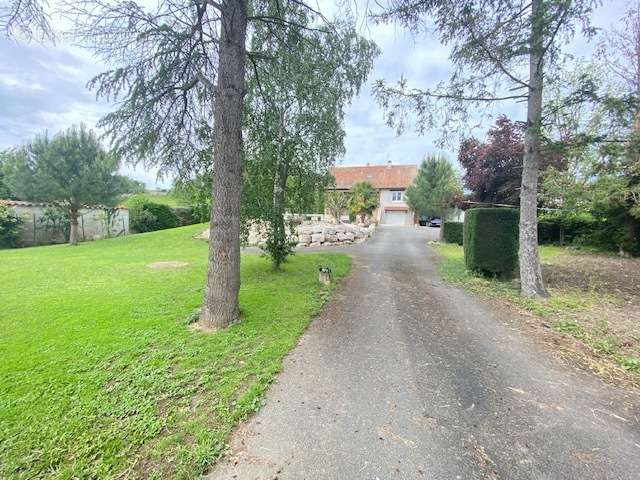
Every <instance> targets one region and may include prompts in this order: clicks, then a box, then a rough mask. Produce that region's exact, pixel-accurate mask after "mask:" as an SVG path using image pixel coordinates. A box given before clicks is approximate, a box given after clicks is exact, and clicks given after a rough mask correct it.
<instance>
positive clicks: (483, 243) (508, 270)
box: [463, 208, 519, 277]
mask: <svg viewBox="0 0 640 480" xmlns="http://www.w3.org/2000/svg"><path fill="white" fill-rule="evenodd" d="M518 221H519V212H518V210H515V209H511V208H508V209H507V208H474V209H472V210H468V211H467V212H466V214H465V219H464V229H463V231H464V242H463V243H464V261H465V264H466V266H467V268H468V269H469V270H473V271H476V272H479V273H482V274H489V275H496V276H500V277H511V276H512V275H513V273H514V271H515V269H516V267H517V265H518Z"/></svg>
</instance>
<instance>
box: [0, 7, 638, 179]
mask: <svg viewBox="0 0 640 480" xmlns="http://www.w3.org/2000/svg"><path fill="white" fill-rule="evenodd" d="M606 3H607V5H606V6H604V7H601V8H600V9H598V10H597V12H596V13H595V14H594V19H595V23H596V24H597V25H598V26H600V27H608V26H609V25H611V24H612V23H614V22H616V21H617V20H618V18H619V17H620V16H621V15H622V14H623V11H624V5H625V3H624V0H615V1H611V2H606ZM322 8H323V10H324V8H325V6H323V7H322ZM328 10H332V11H334V12H335V10H333V9H327V11H328ZM362 34H364V35H366V36H368V37H369V38H371V39H373V40H374V41H376V43H377V44H378V45H379V47H380V48H381V50H382V54H381V55H380V57H379V58H378V59H377V60H376V62H375V65H374V69H373V72H372V73H371V75H370V81H369V83H368V84H367V85H366V86H365V88H363V90H362V92H361V93H360V95H359V96H358V97H357V98H355V99H354V101H353V103H352V105H350V106H349V107H348V108H347V113H346V118H345V129H346V133H347V135H346V145H345V146H346V155H345V157H344V158H343V159H341V160H340V163H341V164H343V165H358V164H365V163H367V162H370V163H384V162H386V161H388V160H391V161H392V162H393V163H419V162H420V160H421V159H422V158H423V157H424V155H425V154H427V153H435V152H438V151H439V150H438V148H437V146H436V139H437V136H438V134H437V133H436V132H427V134H426V135H424V136H419V135H417V134H416V133H415V132H412V131H407V132H406V133H404V134H403V135H402V136H397V135H396V133H395V131H394V130H393V129H391V128H390V127H388V126H387V125H386V124H385V122H384V118H383V112H382V111H381V109H380V108H379V106H378V105H377V104H376V102H375V100H374V99H373V97H372V96H371V85H372V82H373V81H375V80H376V79H385V80H387V81H388V82H391V83H392V82H395V81H397V80H398V79H399V78H400V77H401V76H404V77H406V78H407V79H408V81H409V83H410V85H412V86H415V87H421V88H428V87H430V86H433V85H435V84H436V83H437V82H439V81H442V80H446V78H447V77H448V76H449V74H450V64H449V61H448V55H449V49H448V48H447V47H446V46H443V45H441V44H440V42H439V41H438V39H437V37H436V36H435V35H432V34H425V35H421V36H418V37H414V36H412V35H410V34H409V33H408V32H407V31H406V30H404V29H402V28H401V27H398V26H395V25H376V24H372V23H368V24H366V25H365V27H364V28H362ZM569 48H570V49H571V50H572V51H573V52H574V53H577V54H587V53H589V52H590V50H591V49H592V48H593V45H592V44H590V43H587V42H586V41H585V40H583V39H581V38H578V39H576V40H574V41H573V42H572V43H571V44H570V47H569ZM105 68H106V67H105V66H104V65H101V64H99V63H98V62H97V61H96V60H94V59H93V58H92V57H91V56H90V55H89V54H88V53H87V52H86V51H84V50H80V49H77V48H74V47H71V46H69V45H65V44H58V45H57V46H51V45H46V46H43V45H35V44H19V43H15V42H12V41H9V40H5V39H0V148H6V147H10V146H13V145H16V144H20V143H23V142H25V141H27V140H29V139H30V138H32V137H33V136H34V135H36V134H38V133H41V132H43V131H44V130H48V131H49V132H50V133H55V132H57V131H59V130H62V129H64V128H67V127H68V126H70V125H72V124H77V123H80V122H84V123H86V124H87V125H88V126H90V127H94V126H95V123H96V121H97V120H98V119H99V118H100V117H101V116H102V115H104V114H105V113H106V112H108V111H109V109H110V105H109V104H107V103H106V102H105V101H97V100H96V99H95V96H94V94H93V93H91V92H89V91H88V90H87V89H86V83H87V81H88V80H89V79H90V78H92V77H93V76H94V75H95V74H97V73H99V72H101V71H103V70H104V69H105ZM523 112H524V110H523V106H522V105H519V104H513V103H512V104H504V105H500V106H498V107H497V108H496V109H495V110H494V113H495V114H497V113H506V114H508V115H510V116H511V117H512V118H520V119H523V116H524V115H523ZM489 124H490V122H488V121H482V122H480V124H479V125H480V126H479V128H478V129H477V132H478V133H477V134H478V135H480V136H482V135H484V132H485V131H486V130H487V128H488V127H489ZM445 153H447V155H448V156H449V158H451V159H455V158H456V153H457V152H456V149H455V146H451V147H448V148H447V151H446V152H445ZM123 172H125V173H127V174H128V175H131V176H132V177H133V178H136V179H138V180H141V181H144V182H145V183H147V184H148V185H149V186H161V187H167V186H168V185H169V184H170V179H165V180H160V181H157V180H156V172H155V171H153V170H151V171H148V170H143V169H142V168H136V167H125V168H123Z"/></svg>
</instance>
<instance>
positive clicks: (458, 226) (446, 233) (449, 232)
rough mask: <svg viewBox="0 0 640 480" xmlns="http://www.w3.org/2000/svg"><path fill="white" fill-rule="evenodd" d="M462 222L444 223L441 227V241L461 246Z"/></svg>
mask: <svg viewBox="0 0 640 480" xmlns="http://www.w3.org/2000/svg"><path fill="white" fill-rule="evenodd" d="M463 225H464V224H463V223H462V222H444V224H443V225H442V228H443V230H442V239H443V240H444V241H445V242H447V243H457V244H458V245H462V239H463V236H462V230H463Z"/></svg>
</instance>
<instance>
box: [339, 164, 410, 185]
mask: <svg viewBox="0 0 640 480" xmlns="http://www.w3.org/2000/svg"><path fill="white" fill-rule="evenodd" d="M417 174H418V166H417V165H371V166H366V167H333V168H332V169H331V175H333V178H335V180H336V185H335V188H336V189H338V190H348V189H350V188H351V187H352V186H353V185H354V184H356V183H358V182H369V183H371V184H372V185H373V186H374V187H376V188H407V187H408V186H409V185H411V184H412V183H413V179H414V178H416V175H417Z"/></svg>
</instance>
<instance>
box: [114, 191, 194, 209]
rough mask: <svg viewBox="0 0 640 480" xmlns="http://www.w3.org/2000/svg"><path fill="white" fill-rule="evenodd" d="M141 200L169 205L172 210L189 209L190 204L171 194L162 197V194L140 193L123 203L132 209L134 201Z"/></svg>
mask: <svg viewBox="0 0 640 480" xmlns="http://www.w3.org/2000/svg"><path fill="white" fill-rule="evenodd" d="M139 198H144V199H146V200H148V201H150V202H154V203H160V204H162V205H168V206H169V207H172V208H177V207H188V206H189V204H188V203H187V202H185V201H184V200H182V199H180V198H178V197H176V196H174V195H172V194H170V193H167V194H164V195H160V194H157V193H156V194H150V193H138V194H135V195H131V196H129V197H128V198H127V199H126V200H125V201H124V202H123V203H124V206H125V207H127V208H130V207H131V204H132V203H133V201H134V200H137V199H139Z"/></svg>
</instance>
